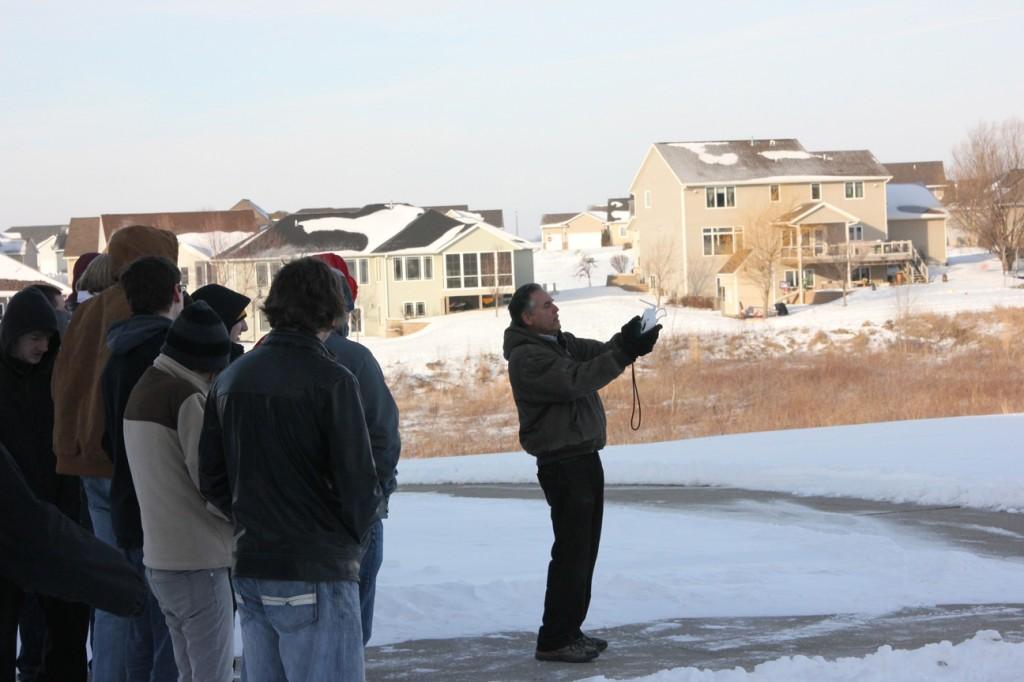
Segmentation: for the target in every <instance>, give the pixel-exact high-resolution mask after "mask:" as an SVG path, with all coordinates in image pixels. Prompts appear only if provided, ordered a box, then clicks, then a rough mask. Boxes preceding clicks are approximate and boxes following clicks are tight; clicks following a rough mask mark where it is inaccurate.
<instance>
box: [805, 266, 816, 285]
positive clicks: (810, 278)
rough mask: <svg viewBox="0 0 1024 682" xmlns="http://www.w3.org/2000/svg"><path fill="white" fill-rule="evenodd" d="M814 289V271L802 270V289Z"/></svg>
mask: <svg viewBox="0 0 1024 682" xmlns="http://www.w3.org/2000/svg"><path fill="white" fill-rule="evenodd" d="M813 288H814V270H811V269H810V268H804V289H813Z"/></svg>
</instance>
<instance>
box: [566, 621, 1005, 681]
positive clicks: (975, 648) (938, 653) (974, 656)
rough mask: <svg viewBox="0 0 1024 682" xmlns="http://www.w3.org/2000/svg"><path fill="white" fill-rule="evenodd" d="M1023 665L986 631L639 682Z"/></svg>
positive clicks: (894, 677) (915, 677) (929, 674)
mask: <svg viewBox="0 0 1024 682" xmlns="http://www.w3.org/2000/svg"><path fill="white" fill-rule="evenodd" d="M1022 666H1024V644H1019V643H1010V642H1004V641H1002V638H1001V637H1000V636H999V633H998V632H992V631H984V632H979V633H978V634H977V635H975V636H974V637H973V638H972V639H969V640H967V641H966V642H962V643H960V644H956V645H953V644H951V643H950V642H940V643H937V644H929V645H927V646H925V647H922V648H920V649H914V650H912V651H903V650H898V649H897V650H893V648H892V647H889V646H883V647H880V648H879V649H878V651H877V652H876V653H874V654H871V655H870V656H865V657H864V658H840V659H838V660H835V661H829V660H826V659H824V658H822V657H820V656H816V657H814V658H809V657H806V656H795V657H785V658H780V659H777V660H774V661H768V662H766V663H762V664H761V665H759V666H757V667H756V668H754V670H753V671H751V672H747V671H745V670H743V669H742V668H738V669H735V670H718V671H712V670H698V669H696V668H674V669H672V670H664V671H662V672H659V673H655V674H653V675H647V676H644V677H637V678H633V679H634V680H636V682H641V681H642V682H663V681H664V682H668V681H669V680H671V682H793V681H794V680H813V681H814V682H855V681H856V682H862V681H864V680H878V681H879V682H883V681H884V682H939V681H941V680H949V681H950V682H954V681H955V682H964V681H965V680H973V681H975V682H981V681H984V680H988V681H990V682H1010V681H1011V680H1019V679H1020V678H1021V668H1022ZM607 680H609V678H607V677H604V676H601V677H592V678H588V680H586V682H607Z"/></svg>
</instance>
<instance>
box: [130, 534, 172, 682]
mask: <svg viewBox="0 0 1024 682" xmlns="http://www.w3.org/2000/svg"><path fill="white" fill-rule="evenodd" d="M125 554H126V555H127V557H128V560H129V561H131V562H132V565H133V566H135V569H136V570H137V571H138V572H139V573H140V574H141V575H145V573H146V567H145V566H143V565H142V550H141V549H128V550H125ZM126 647H127V650H126V651H125V657H124V664H125V670H126V671H127V674H128V682H177V680H178V666H177V664H176V663H175V662H174V644H173V643H172V642H171V633H170V631H168V629H167V621H166V620H164V613H163V611H161V610H160V603H159V602H158V601H157V600H156V597H155V596H153V590H152V589H151V588H150V587H149V581H146V605H145V607H144V608H143V609H142V613H140V614H139V615H137V616H132V617H130V618H129V619H128V635H127V640H126Z"/></svg>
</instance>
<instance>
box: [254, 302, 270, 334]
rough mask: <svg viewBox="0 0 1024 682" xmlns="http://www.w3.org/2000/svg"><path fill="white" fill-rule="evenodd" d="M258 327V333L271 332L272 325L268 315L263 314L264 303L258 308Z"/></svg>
mask: <svg viewBox="0 0 1024 682" xmlns="http://www.w3.org/2000/svg"><path fill="white" fill-rule="evenodd" d="M256 326H257V327H258V329H257V330H256V331H257V332H259V333H261V334H265V333H267V332H269V331H270V323H269V322H268V321H267V314H266V313H265V312H263V302H262V301H260V303H259V305H257V306H256Z"/></svg>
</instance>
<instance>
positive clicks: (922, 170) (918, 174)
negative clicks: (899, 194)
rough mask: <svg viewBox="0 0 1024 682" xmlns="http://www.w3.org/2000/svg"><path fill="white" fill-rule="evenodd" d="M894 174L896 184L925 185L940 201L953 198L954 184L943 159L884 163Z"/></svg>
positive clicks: (893, 182) (890, 172) (893, 181)
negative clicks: (948, 175)
mask: <svg viewBox="0 0 1024 682" xmlns="http://www.w3.org/2000/svg"><path fill="white" fill-rule="evenodd" d="M883 165H884V166H885V167H886V169H887V170H888V171H889V174H890V175H892V180H890V181H889V182H891V183H892V184H895V185H914V184H916V185H923V186H924V187H927V188H928V191H929V192H931V193H932V194H933V195H935V198H936V199H938V200H939V201H941V202H943V203H946V202H947V201H948V200H949V199H951V198H952V197H951V192H950V189H951V187H952V184H953V183H951V182H950V181H949V180H948V179H947V178H946V167H945V166H944V165H943V163H942V162H941V161H908V162H905V163H886V164H883Z"/></svg>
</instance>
